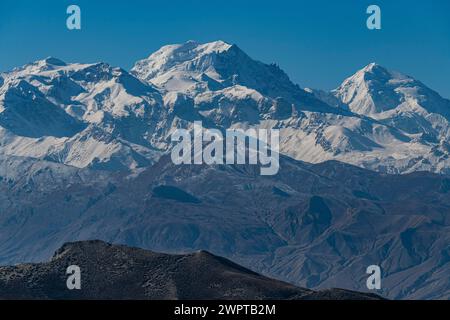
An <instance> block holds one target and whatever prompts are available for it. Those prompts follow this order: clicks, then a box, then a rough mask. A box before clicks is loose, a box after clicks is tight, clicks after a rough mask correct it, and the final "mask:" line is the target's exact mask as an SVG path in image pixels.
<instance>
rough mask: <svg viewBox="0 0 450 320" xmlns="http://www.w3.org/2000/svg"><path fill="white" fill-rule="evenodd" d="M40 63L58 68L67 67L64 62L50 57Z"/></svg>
mask: <svg viewBox="0 0 450 320" xmlns="http://www.w3.org/2000/svg"><path fill="white" fill-rule="evenodd" d="M41 63H45V64H51V65H54V66H59V67H62V66H66V65H67V64H66V63H65V62H64V61H62V60H60V59H58V58H55V57H52V56H49V57H47V58H45V59H43V60H41Z"/></svg>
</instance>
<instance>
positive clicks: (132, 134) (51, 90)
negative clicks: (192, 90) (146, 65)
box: [0, 58, 162, 170]
mask: <svg viewBox="0 0 450 320" xmlns="http://www.w3.org/2000/svg"><path fill="white" fill-rule="evenodd" d="M2 78H3V85H2V87H1V88H0V145H1V146H2V148H1V153H2V154H5V155H12V156H22V157H33V158H39V159H46V160H52V161H55V162H60V163H65V164H68V165H72V166H75V167H88V166H92V167H98V168H111V169H116V170H118V169H124V168H126V169H129V168H136V167H139V166H146V165H149V164H151V162H152V159H153V158H154V157H155V156H157V151H155V150H154V149H153V148H152V147H151V145H150V144H149V143H148V142H147V140H148V139H149V138H148V136H147V135H150V132H151V130H152V127H151V124H150V119H151V118H152V117H153V116H155V113H158V112H160V110H161V109H162V108H161V107H160V106H161V105H162V97H161V96H160V94H159V93H158V92H157V91H156V90H155V89H154V88H153V87H151V86H150V85H148V84H146V83H144V82H142V81H140V80H138V79H136V78H135V77H133V76H131V75H130V74H129V73H127V72H126V71H124V70H122V69H120V68H112V67H110V66H109V65H107V64H105V63H97V64H66V63H64V62H62V61H60V60H58V59H55V58H47V59H45V60H41V61H37V62H34V63H31V64H28V65H25V66H23V67H21V68H17V69H15V70H13V71H12V72H8V73H4V74H2Z"/></svg>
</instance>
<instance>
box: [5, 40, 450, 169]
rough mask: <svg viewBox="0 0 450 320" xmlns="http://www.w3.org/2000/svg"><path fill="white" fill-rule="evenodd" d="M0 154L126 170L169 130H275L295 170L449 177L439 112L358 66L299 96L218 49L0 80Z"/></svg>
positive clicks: (189, 48) (395, 82) (441, 105)
mask: <svg viewBox="0 0 450 320" xmlns="http://www.w3.org/2000/svg"><path fill="white" fill-rule="evenodd" d="M0 77H1V81H0V84H1V88H0V145H1V147H2V148H1V153H2V154H5V155H12V156H25V157H33V158H38V159H46V160H50V161H55V162H59V163H64V164H68V165H71V166H75V167H80V168H82V167H92V168H100V169H110V170H128V169H131V170H134V169H137V168H141V167H146V166H149V165H151V164H152V163H154V161H156V160H157V159H158V158H159V157H160V156H161V154H163V153H166V152H168V151H169V150H170V146H171V143H170V134H171V133H172V132H173V130H175V129H176V128H192V124H193V121H195V120H201V121H203V124H204V126H205V127H215V128H219V129H227V128H230V127H232V128H243V129H247V128H252V127H253V128H260V127H262V128H266V129H267V128H277V129H280V131H281V132H280V133H281V141H280V150H281V152H282V153H284V154H286V155H288V156H291V157H293V158H295V159H297V160H302V161H305V162H311V163H320V162H324V161H327V160H338V161H342V162H346V163H350V164H354V165H357V166H360V167H364V168H368V169H372V170H376V171H381V172H388V173H407V172H413V171H419V170H426V171H432V172H439V173H448V172H450V158H449V154H450V146H449V144H448V138H449V135H450V126H449V118H450V116H449V115H450V111H448V110H450V102H449V101H448V100H445V99H443V98H441V97H440V96H439V95H438V94H437V93H436V92H434V91H432V90H431V89H428V88H427V87H426V86H424V85H423V84H422V83H420V82H419V81H417V80H414V79H412V78H411V77H408V76H404V75H402V74H399V73H396V72H391V71H388V70H386V69H385V68H383V67H381V66H378V65H376V64H369V65H368V66H367V67H365V68H363V69H362V70H360V71H358V72H357V73H356V74H355V75H353V76H352V77H350V78H349V79H347V80H345V81H344V83H343V84H342V85H341V86H340V87H339V88H337V89H336V90H334V91H332V92H325V91H319V90H312V89H302V88H300V87H299V86H298V85H296V84H294V83H293V82H291V81H290V79H289V77H288V76H287V75H286V73H284V72H283V71H282V70H281V69H280V68H279V67H278V66H276V65H275V64H264V63H262V62H258V61H255V60H253V59H252V58H250V57H249V56H248V55H247V54H246V53H244V52H243V51H242V50H241V49H240V48H239V47H237V46H236V45H230V44H227V43H225V42H223V41H216V42H211V43H206V44H200V43H197V42H194V41H188V42H186V43H183V44H177V45H169V46H164V47H162V48H161V49H160V50H158V51H157V52H155V53H153V54H152V55H150V56H149V57H148V58H146V59H143V60H141V61H138V62H137V63H136V65H135V66H134V67H133V69H132V70H131V72H130V73H128V72H126V71H125V70H123V69H120V68H114V67H111V66H109V65H108V64H105V63H96V64H78V63H74V64H67V63H65V62H62V61H60V60H58V59H55V58H47V59H45V60H41V61H37V62H34V63H31V64H28V65H25V66H23V67H21V68H17V69H15V70H13V71H11V72H7V73H3V74H1V75H0Z"/></svg>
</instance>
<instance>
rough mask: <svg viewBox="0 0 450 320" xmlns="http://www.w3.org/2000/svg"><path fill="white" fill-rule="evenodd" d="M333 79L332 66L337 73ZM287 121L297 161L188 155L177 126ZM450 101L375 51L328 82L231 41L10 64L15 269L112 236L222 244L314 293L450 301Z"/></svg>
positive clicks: (5, 156)
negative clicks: (128, 64)
mask: <svg viewBox="0 0 450 320" xmlns="http://www.w3.org/2000/svg"><path fill="white" fill-rule="evenodd" d="M324 76H326V75H324ZM197 120H198V121H202V123H203V126H204V127H207V128H217V129H219V130H225V129H228V128H242V129H248V128H267V129H268V128H275V129H280V139H281V140H280V153H281V159H280V171H279V173H278V174H277V175H276V176H274V177H261V176H260V175H259V170H258V166H253V165H232V166H229V165H224V166H206V165H197V166H196V165H192V166H191V165H187V166H175V165H174V164H173V163H172V162H171V160H170V156H169V155H168V153H169V152H170V149H171V147H172V143H171V140H170V136H171V133H172V132H174V130H176V129H177V128H186V129H192V127H193V122H194V121H197ZM449 121H450V101H449V100H447V99H444V98H442V97H441V96H439V94H438V93H436V92H434V91H433V90H431V89H429V88H427V87H426V86H425V85H424V84H422V83H421V82H420V81H418V80H415V79H413V78H412V77H410V76H406V75H403V74H400V73H398V72H394V71H389V70H387V69H386V68H384V67H382V66H380V65H377V64H374V63H371V64H369V65H367V66H366V67H364V68H362V69H361V70H359V71H358V72H356V73H355V74H354V75H353V76H351V77H349V78H348V79H346V80H345V81H344V82H343V83H342V84H341V85H340V86H339V87H338V88H337V89H335V90H332V91H331V92H326V91H322V90H316V89H308V88H301V87H300V86H298V85H296V84H294V83H293V82H292V81H291V80H290V79H289V77H288V76H287V75H286V73H285V72H284V71H282V70H281V69H280V68H279V67H278V66H277V65H276V64H265V63H262V62H258V61H255V60H253V59H252V58H250V57H249V56H248V55H247V54H246V53H244V52H243V51H242V50H241V49H240V48H239V47H237V46H236V45H230V44H227V43H225V42H222V41H217V42H212V43H206V44H200V43H197V42H194V41H189V42H186V43H183V44H177V45H169V46H165V47H162V48H161V49H160V50H158V51H157V52H155V53H153V54H151V55H150V56H149V57H148V58H146V59H143V60H141V61H138V62H136V64H135V66H134V67H133V68H132V69H131V70H130V71H129V72H128V71H126V70H124V69H121V68H116V67H112V66H110V65H108V64H106V63H94V64H80V63H70V64H69V63H65V62H63V61H61V60H59V59H56V58H52V57H50V58H47V59H44V60H40V61H36V62H33V63H30V64H27V65H25V66H23V67H19V68H16V69H14V70H12V71H10V72H5V73H1V74H0V230H1V232H0V264H15V263H20V262H40V261H45V260H47V259H48V258H49V257H50V256H51V255H52V253H53V252H54V251H55V250H57V249H58V248H59V247H60V246H62V245H63V244H64V243H66V242H69V241H74V240H89V239H101V240H105V241H109V242H112V243H121V244H126V245H131V246H137V247H142V248H147V249H151V250H156V251H163V252H168V253H180V252H184V253H185V252H192V251H196V250H208V251H210V252H212V253H213V254H217V255H220V256H224V257H226V258H228V259H231V260H233V261H235V262H237V263H239V264H241V265H243V266H245V267H251V269H252V270H255V271H257V272H260V273H262V274H264V275H267V276H271V277H275V278H277V279H280V280H283V281H288V282H291V283H294V284H296V285H299V286H303V287H308V288H318V289H323V288H331V287H340V288H346V289H350V290H359V291H365V280H366V278H367V274H366V273H365V270H366V268H367V266H369V265H372V264H376V265H380V266H381V267H382V270H383V287H382V290H381V292H380V294H382V295H383V296H385V297H388V298H393V299H406V298H408V299H414V298H417V299H422V298H423V299H448V298H449V297H450V281H449V279H448V273H449V271H450V238H449V235H450V230H449V228H450V197H449V194H450V177H449V176H448V174H449V172H450V160H449V154H450V145H449V142H448V141H449V135H450V131H449V128H450V126H449Z"/></svg>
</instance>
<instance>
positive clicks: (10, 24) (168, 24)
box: [0, 0, 450, 98]
mask: <svg viewBox="0 0 450 320" xmlns="http://www.w3.org/2000/svg"><path fill="white" fill-rule="evenodd" d="M69 4H77V5H79V6H80V7H81V10H82V30H81V31H69V30H67V29H66V26H65V21H66V18H67V15H66V8H67V6H68V5H69ZM370 4H377V5H379V6H380V7H381V10H382V27H383V29H382V30H380V31H370V30H368V29H367V28H366V19H367V15H366V13H365V11H366V8H367V7H368V6H369V5H370ZM219 39H221V40H224V41H227V42H230V43H235V44H237V45H238V46H239V47H240V48H242V49H243V50H244V51H246V52H247V53H248V54H249V55H250V56H251V57H253V58H255V59H257V60H261V61H263V62H267V63H270V62H276V63H278V64H279V65H280V66H281V67H282V68H283V69H284V70H285V71H286V72H287V73H288V74H289V76H290V77H291V79H292V80H293V81H294V82H296V83H298V84H300V85H301V86H302V87H314V88H321V89H331V88H334V87H336V86H337V85H338V84H339V83H340V82H341V81H342V80H343V79H344V78H345V77H347V76H349V75H350V74H352V73H353V72H354V71H356V70H358V69H359V68H361V67H363V66H364V65H366V64H368V63H370V62H373V61H375V62H377V63H379V64H381V65H384V66H386V67H388V68H390V69H394V70H398V71H402V72H404V73H406V74H409V75H412V76H414V77H416V78H417V79H419V80H421V81H422V82H424V83H425V84H426V85H428V86H429V87H431V88H432V89H435V90H437V91H438V92H439V93H441V95H443V96H445V97H447V98H450V81H449V79H448V78H449V75H450V1H448V0H432V1H411V0H409V1H406V0H388V1H385V0H382V1H379V0H372V1H365V0H341V1H331V0H315V1H311V0H308V1H303V0H296V1H294V0H291V1H285V0H276V1H275V0H272V1H266V0H258V1H256V0H226V1H225V0H220V1H219V0H209V1H205V0H170V1H162V0H159V1H153V0H147V1H144V0H142V1H138V0H127V1H100V0H97V1H95V0H88V1H85V0H71V1H65V0H53V1H50V0H41V1H26V0H14V1H12V0H1V1H0V70H1V71H6V70H9V69H12V68H13V67H15V66H20V65H23V64H25V63H27V62H30V61H34V60H37V59H41V58H44V57H46V56H55V57H58V58H60V59H62V60H65V61H68V62H96V61H105V62H108V63H110V64H112V65H115V66H121V67H123V68H125V69H129V68H131V66H132V65H133V63H134V62H135V61H136V60H138V59H141V58H144V57H146V56H148V55H149V54H150V53H152V52H153V51H155V50H157V49H158V48H159V47H161V46H162V45H165V44H170V43H179V42H184V41H187V40H197V41H200V42H206V41H213V40H219Z"/></svg>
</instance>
